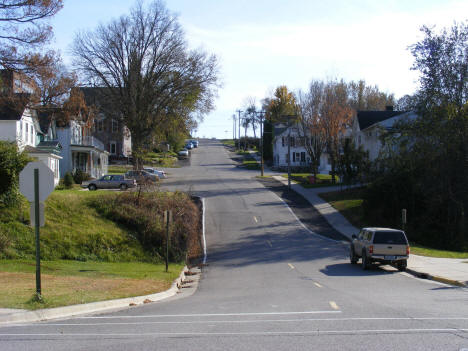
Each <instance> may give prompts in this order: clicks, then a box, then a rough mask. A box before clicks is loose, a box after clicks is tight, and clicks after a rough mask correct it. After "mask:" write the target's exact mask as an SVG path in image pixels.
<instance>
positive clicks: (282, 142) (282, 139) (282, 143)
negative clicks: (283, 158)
mask: <svg viewBox="0 0 468 351" xmlns="http://www.w3.org/2000/svg"><path fill="white" fill-rule="evenodd" d="M281 145H282V146H283V147H284V137H281Z"/></svg>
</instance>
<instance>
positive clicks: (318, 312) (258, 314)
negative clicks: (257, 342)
mask: <svg viewBox="0 0 468 351" xmlns="http://www.w3.org/2000/svg"><path fill="white" fill-rule="evenodd" d="M322 313H323V314H327V313H331V314H334V313H341V311H299V312H251V313H249V312H243V313H242V312H240V313H199V314H153V315H140V316H89V317H76V319H119V318H122V319H124V318H172V317H214V316H216V317H223V316H289V315H295V314H297V315H303V314H322Z"/></svg>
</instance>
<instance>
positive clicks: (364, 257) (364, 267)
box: [362, 251, 370, 270]
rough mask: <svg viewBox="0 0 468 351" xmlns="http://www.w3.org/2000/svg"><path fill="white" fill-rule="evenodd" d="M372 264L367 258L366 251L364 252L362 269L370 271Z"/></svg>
mask: <svg viewBox="0 0 468 351" xmlns="http://www.w3.org/2000/svg"><path fill="white" fill-rule="evenodd" d="M369 266H370V262H369V259H368V258H367V255H366V251H362V269H363V270H367V269H369Z"/></svg>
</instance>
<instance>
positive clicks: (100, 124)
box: [97, 119, 104, 132]
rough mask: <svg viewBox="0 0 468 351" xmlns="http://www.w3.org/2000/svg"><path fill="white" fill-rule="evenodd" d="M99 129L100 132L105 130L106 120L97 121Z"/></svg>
mask: <svg viewBox="0 0 468 351" xmlns="http://www.w3.org/2000/svg"><path fill="white" fill-rule="evenodd" d="M97 129H98V132H102V131H103V130H104V120H103V119H101V120H100V121H98V122H97Z"/></svg>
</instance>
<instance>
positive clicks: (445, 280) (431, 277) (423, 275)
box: [406, 268, 468, 288]
mask: <svg viewBox="0 0 468 351" xmlns="http://www.w3.org/2000/svg"><path fill="white" fill-rule="evenodd" d="M406 272H408V273H410V274H412V275H414V276H415V277H417V278H421V279H429V280H434V281H436V282H439V283H444V284H448V285H454V286H458V287H461V288H468V285H467V284H466V283H464V282H461V281H459V280H454V279H448V278H444V277H440V276H437V275H432V274H429V273H423V272H418V271H416V270H414V269H411V268H406Z"/></svg>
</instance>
